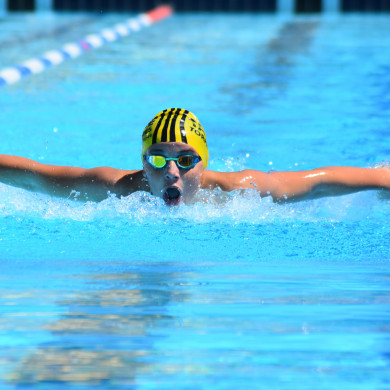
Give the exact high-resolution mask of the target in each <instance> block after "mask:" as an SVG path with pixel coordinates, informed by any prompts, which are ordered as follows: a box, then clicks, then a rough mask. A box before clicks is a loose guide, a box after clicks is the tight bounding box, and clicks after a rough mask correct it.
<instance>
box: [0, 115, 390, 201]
mask: <svg viewBox="0 0 390 390" xmlns="http://www.w3.org/2000/svg"><path fill="white" fill-rule="evenodd" d="M141 159H142V165H143V168H142V169H138V170H124V169H115V168H109V167H98V168H91V169H85V168H76V167H68V166H56V165H46V164H41V163H38V162H36V161H33V160H29V159H26V158H23V157H17V156H8V155H0V182H2V183H5V184H7V185H11V186H15V187H20V188H23V189H26V190H29V191H35V192H41V193H46V194H49V195H52V196H58V197H65V198H69V197H71V196H72V194H78V197H77V198H78V199H81V200H90V201H101V200H103V199H105V198H107V197H108V196H109V194H115V195H116V196H118V197H125V196H128V195H130V194H132V193H134V192H136V191H146V192H150V193H151V194H152V195H154V196H157V197H159V198H162V199H163V200H164V202H165V203H166V204H167V205H169V206H176V205H179V204H180V203H181V202H183V203H185V204H190V203H191V202H192V201H193V200H194V199H195V196H196V194H197V192H198V190H199V189H209V190H213V189H216V188H218V189H221V190H222V191H233V190H237V189H255V190H257V191H258V193H259V196H261V197H263V196H271V197H272V198H273V200H274V201H275V202H284V201H297V200H305V199H314V198H318V197H323V196H336V195H344V194H348V193H352V192H357V191H363V190H368V189H378V190H381V189H385V190H390V168H389V167H379V168H354V167H325V168H318V169H313V170H308V171H288V172H270V173H265V172H261V171H257V170H251V169H247V170H243V171H239V172H216V171H211V170H207V169H206V168H207V165H208V160H209V152H208V149H207V142H206V134H205V131H204V129H203V127H202V125H201V124H200V122H199V120H198V119H197V117H196V116H195V115H194V114H193V113H191V112H189V111H187V110H184V109H180V108H172V109H167V110H164V111H162V112H160V113H159V114H157V115H156V116H155V117H154V118H153V119H152V120H151V121H150V122H149V124H148V125H147V126H146V128H145V130H144V132H143V134H142V152H141Z"/></svg>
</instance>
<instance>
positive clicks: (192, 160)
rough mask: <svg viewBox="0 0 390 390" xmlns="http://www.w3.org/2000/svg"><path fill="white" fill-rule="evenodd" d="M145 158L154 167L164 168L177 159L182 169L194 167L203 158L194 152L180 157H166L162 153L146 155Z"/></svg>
mask: <svg viewBox="0 0 390 390" xmlns="http://www.w3.org/2000/svg"><path fill="white" fill-rule="evenodd" d="M144 159H145V160H146V161H147V162H148V163H149V164H150V165H151V166H152V167H153V168H157V169H161V168H164V167H165V166H166V165H167V163H168V161H175V162H176V164H177V166H178V167H179V168H182V169H191V168H193V167H194V166H195V165H196V164H197V163H198V162H199V161H201V158H200V157H199V156H193V155H192V154H186V155H183V156H180V157H164V156H160V155H148V156H144Z"/></svg>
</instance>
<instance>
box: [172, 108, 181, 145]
mask: <svg viewBox="0 0 390 390" xmlns="http://www.w3.org/2000/svg"><path fill="white" fill-rule="evenodd" d="M179 113H180V108H175V109H174V110H173V112H172V114H173V118H172V123H171V128H170V129H169V142H176V141H177V139H176V132H175V128H176V121H177V119H178V115H179Z"/></svg>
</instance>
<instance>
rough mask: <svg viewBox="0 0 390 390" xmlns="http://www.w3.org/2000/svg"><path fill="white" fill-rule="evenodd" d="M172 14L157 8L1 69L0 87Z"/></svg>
mask: <svg viewBox="0 0 390 390" xmlns="http://www.w3.org/2000/svg"><path fill="white" fill-rule="evenodd" d="M172 13H173V9H172V8H171V7H170V6H168V5H161V6H159V7H157V8H154V9H152V10H151V11H149V12H146V13H143V14H140V15H138V16H136V17H134V18H130V19H128V20H127V21H125V22H124V23H119V24H116V25H115V26H113V27H112V28H104V29H103V30H101V31H100V32H99V33H97V34H89V35H87V36H86V37H84V39H82V40H80V41H79V42H75V43H67V44H65V45H64V46H62V47H61V48H60V49H59V50H49V51H47V52H45V53H44V54H43V55H42V56H40V57H36V58H31V59H29V60H27V61H24V62H23V63H21V64H19V65H16V66H13V67H9V68H5V69H2V70H1V71H0V87H1V86H4V85H9V84H14V83H17V82H18V81H20V80H21V79H22V78H23V77H26V76H29V75H31V74H36V73H41V72H43V71H44V70H46V69H48V68H50V67H52V66H55V65H58V64H60V63H61V62H63V61H65V60H67V59H72V58H76V57H79V56H80V55H81V54H83V53H84V52H86V51H88V50H91V49H96V48H98V47H101V46H103V45H104V44H106V43H110V42H114V41H116V40H118V39H120V38H123V37H126V36H127V35H130V34H131V33H133V32H137V31H139V30H141V29H142V28H145V27H149V26H150V25H152V24H154V23H156V22H158V21H160V20H162V19H165V18H167V17H168V16H170V15H171V14H172Z"/></svg>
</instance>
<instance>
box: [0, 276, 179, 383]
mask: <svg viewBox="0 0 390 390" xmlns="http://www.w3.org/2000/svg"><path fill="white" fill-rule="evenodd" d="M85 278H86V279H85V280H83V283H85V285H86V290H85V291H81V292H73V293H71V294H68V297H66V299H61V300H58V301H57V302H56V305H58V306H60V307H65V308H66V310H67V312H66V313H64V314H62V315H61V316H60V318H59V319H58V320H56V321H54V322H51V321H50V322H49V323H46V324H42V327H43V329H45V330H46V331H50V332H51V334H52V335H53V336H55V337H54V339H53V340H54V341H52V342H48V343H44V344H43V345H42V344H41V345H39V346H38V348H37V349H36V350H35V351H34V352H32V353H28V354H27V356H25V357H24V358H23V359H22V362H21V363H20V364H19V367H18V368H17V369H16V370H14V371H13V372H11V373H8V374H7V375H6V377H7V379H8V381H10V382H11V383H14V384H23V383H37V382H57V383H58V382H59V383H61V382H65V383H73V382H75V383H79V382H87V383H89V384H98V383H102V381H105V380H108V379H110V381H113V382H115V381H116V380H119V381H121V383H122V384H123V383H126V384H131V383H133V381H134V378H135V377H136V375H137V374H138V373H139V372H142V373H145V372H148V371H149V370H151V369H152V368H150V366H152V365H153V348H154V347H153V345H154V340H155V338H159V336H158V335H154V334H153V333H154V329H156V328H161V327H163V328H164V327H169V326H170V323H171V322H172V321H173V317H172V316H171V315H169V314H168V310H167V309H166V306H167V305H169V303H170V302H171V301H172V300H183V299H185V293H175V294H173V292H172V291H170V290H169V289H167V288H165V286H167V285H169V284H171V283H172V281H173V280H174V279H175V275H174V274H170V273H166V272H148V273H145V272H138V273H137V272H131V273H113V274H99V275H94V276H90V277H89V276H86V277H85ZM52 293H53V294H55V292H54V291H53V292H52ZM26 297H31V294H30V293H27V292H26V293H23V294H21V295H17V294H15V295H10V294H8V295H7V294H5V296H4V295H3V296H2V298H3V299H4V298H7V299H14V300H15V304H17V301H18V299H21V298H26ZM26 316H28V314H27V313H26ZM49 318H50V317H46V319H49ZM7 322H8V321H4V320H3V324H4V325H8V326H7V327H8V329H10V324H9V323H8V324H7ZM12 322H13V321H12ZM15 322H17V323H20V318H19V319H18V320H17V321H15ZM15 322H13V323H15ZM31 325H34V323H33V322H32V324H30V326H31ZM35 325H38V324H35ZM28 328H29V325H28V323H27V324H26V325H25V326H23V325H22V326H20V325H19V327H18V328H17V331H19V332H28V331H29V329H28ZM14 330H15V329H14Z"/></svg>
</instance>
